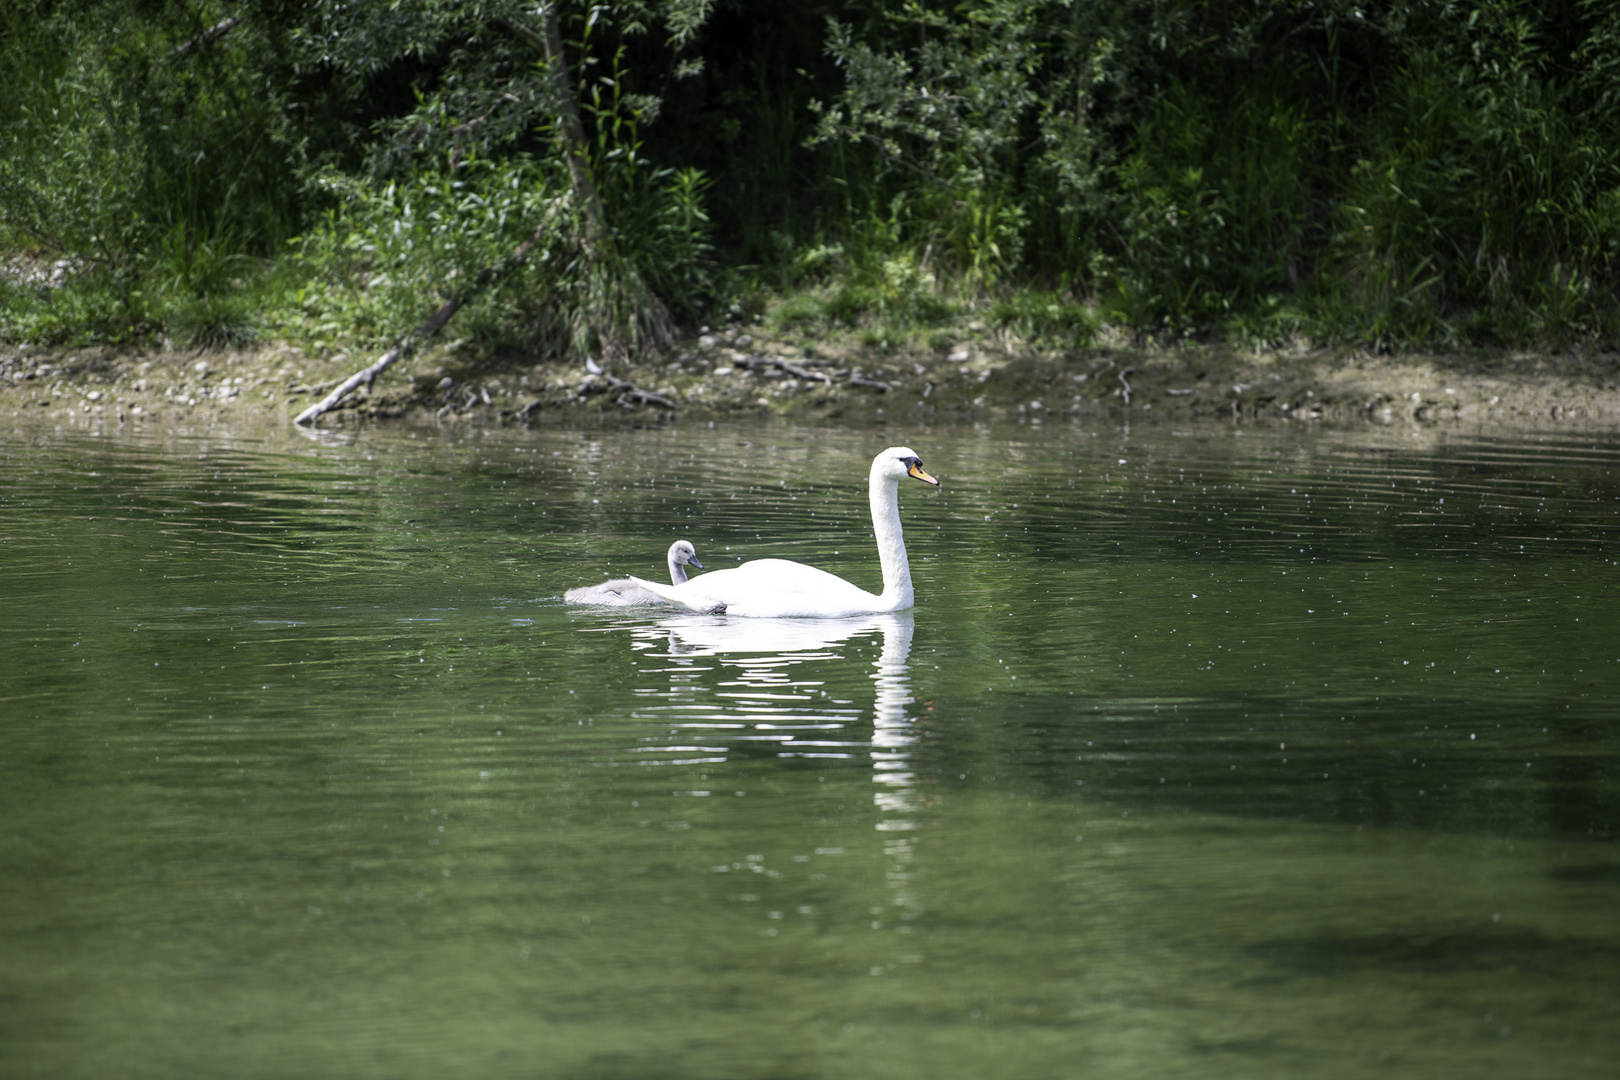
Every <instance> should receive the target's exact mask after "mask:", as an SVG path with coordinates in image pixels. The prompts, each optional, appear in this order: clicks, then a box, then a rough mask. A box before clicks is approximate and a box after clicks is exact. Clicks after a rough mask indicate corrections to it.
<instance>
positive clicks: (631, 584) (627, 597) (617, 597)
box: [563, 540, 703, 607]
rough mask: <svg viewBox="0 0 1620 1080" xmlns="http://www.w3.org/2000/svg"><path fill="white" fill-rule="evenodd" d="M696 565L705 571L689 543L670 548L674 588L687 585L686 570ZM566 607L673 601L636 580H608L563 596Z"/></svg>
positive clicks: (694, 549) (670, 578)
mask: <svg viewBox="0 0 1620 1080" xmlns="http://www.w3.org/2000/svg"><path fill="white" fill-rule="evenodd" d="M688 566H695V567H697V568H698V569H699V570H701V569H703V564H702V563H700V562H698V557H697V549H696V548H694V547H693V546H692V545H691V544H690V543H689V542H687V541H685V540H677V541H675V542H674V543H673V544H671V545H669V580H670V583H671V584H673V585H683V584H685V583H686V568H687V567H688ZM563 602H564V603H565V604H597V605H600V606H602V607H638V606H641V605H643V604H668V603H669V601H668V600H666V599H664V598H663V597H662V596H659V595H658V594H656V593H653V592H650V591H649V590H647V589H646V588H644V587H643V586H642V585H640V584H638V582H637V579H635V578H618V579H616V580H614V581H604V582H602V584H600V585H588V586H585V587H583V588H579V589H569V590H568V591H567V592H565V593H563Z"/></svg>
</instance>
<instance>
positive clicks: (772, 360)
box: [731, 356, 832, 386]
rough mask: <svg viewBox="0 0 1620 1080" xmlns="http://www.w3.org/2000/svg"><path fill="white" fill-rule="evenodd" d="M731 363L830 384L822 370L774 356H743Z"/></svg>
mask: <svg viewBox="0 0 1620 1080" xmlns="http://www.w3.org/2000/svg"><path fill="white" fill-rule="evenodd" d="M731 363H732V365H733V366H734V367H740V368H747V369H748V370H750V371H757V370H759V369H760V368H775V369H776V370H778V371H782V372H786V373H787V374H789V375H792V376H795V377H796V378H800V379H810V380H813V381H815V382H824V383H826V384H828V385H829V386H830V385H832V378H831V377H830V376H828V375H827V374H825V373H824V372H820V371H809V370H807V369H805V368H802V367H800V366H799V365H798V364H795V363H792V362H791V361H788V360H780V359H778V358H776V357H774V356H743V357H738V358H737V359H736V360H733V361H732V362H731Z"/></svg>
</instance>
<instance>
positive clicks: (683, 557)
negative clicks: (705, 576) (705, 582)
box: [669, 540, 703, 570]
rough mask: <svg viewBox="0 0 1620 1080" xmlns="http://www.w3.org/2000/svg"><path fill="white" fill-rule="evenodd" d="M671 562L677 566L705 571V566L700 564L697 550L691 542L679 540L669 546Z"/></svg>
mask: <svg viewBox="0 0 1620 1080" xmlns="http://www.w3.org/2000/svg"><path fill="white" fill-rule="evenodd" d="M669 561H670V562H672V563H674V564H675V565H676V566H695V567H697V568H698V569H699V570H701V569H703V564H702V563H700V562H698V557H697V548H695V547H693V546H692V542H691V541H690V540H677V541H675V542H674V543H673V544H671V545H669Z"/></svg>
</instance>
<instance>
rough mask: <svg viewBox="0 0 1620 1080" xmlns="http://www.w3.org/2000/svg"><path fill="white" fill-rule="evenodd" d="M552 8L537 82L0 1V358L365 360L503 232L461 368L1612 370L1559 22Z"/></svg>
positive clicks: (457, 4) (491, 44) (365, 23)
mask: <svg viewBox="0 0 1620 1080" xmlns="http://www.w3.org/2000/svg"><path fill="white" fill-rule="evenodd" d="M553 10H554V12H555V15H556V22H555V26H556V27H557V28H559V29H560V38H561V43H562V44H563V46H564V55H565V57H566V63H565V64H562V65H561V67H564V68H566V69H567V70H566V72H565V73H564V74H565V76H566V78H565V81H564V82H563V83H560V84H559V83H558V82H557V81H556V79H555V78H554V77H553V76H555V75H556V74H557V71H556V70H554V69H551V68H548V67H547V64H546V61H545V49H544V48H543V40H542V39H543V36H544V29H545V27H544V12H545V8H544V7H543V6H537V5H535V4H532V3H531V4H523V3H519V2H517V0H424V2H420V3H413V4H396V3H392V2H390V0H353V2H344V3H338V2H334V0H246V2H242V3H228V2H219V0H194V2H192V3H188V4H181V5H170V4H154V3H149V2H146V0H54V2H53V0H23V2H20V3H17V4H13V5H10V6H9V7H8V8H7V11H6V13H5V14H3V15H0V34H3V37H0V76H3V77H4V79H5V81H6V85H7V90H8V92H7V93H6V94H5V95H4V96H3V97H0V250H4V252H5V253H6V256H7V258H8V269H7V271H6V273H5V276H4V279H3V281H0V333H4V334H5V335H7V336H10V337H14V338H15V337H33V338H50V339H73V338H85V337H102V338H113V339H118V338H130V337H141V336H147V335H155V334H161V333H169V334H173V335H176V336H179V337H182V338H186V339H189V340H190V341H192V342H195V343H198V344H207V343H210V342H215V343H217V342H224V341H239V340H243V339H246V338H250V337H252V336H254V335H255V334H262V333H267V332H268V333H276V334H282V335H289V336H294V337H299V338H302V339H308V340H313V341H316V342H326V341H331V342H336V341H338V340H345V341H377V340H385V339H390V338H393V337H396V336H397V335H398V334H400V333H401V332H403V331H404V330H405V329H407V328H408V327H409V326H410V325H411V324H412V323H413V321H414V320H416V319H419V318H420V317H421V316H422V315H423V314H425V312H426V311H427V310H429V309H430V308H431V306H432V305H433V304H434V303H436V302H437V301H438V300H439V299H441V298H443V297H446V296H449V295H451V294H452V293H454V290H455V288H456V282H457V281H466V280H469V279H470V277H471V275H472V274H473V273H475V272H476V270H477V268H478V267H480V266H485V265H489V264H491V263H493V262H496V261H498V260H499V259H501V258H502V257H503V256H504V255H505V254H506V253H507V252H509V251H511V250H512V249H513V248H514V247H515V246H516V245H517V244H518V243H519V242H521V240H522V239H523V238H524V237H526V236H528V235H529V234H530V233H531V232H532V231H533V230H534V229H535V228H536V227H537V226H539V225H542V224H543V225H545V230H544V242H543V244H542V246H541V250H540V251H539V252H538V253H537V254H536V255H535V256H534V257H533V258H531V259H530V260H529V261H528V262H527V263H526V264H525V265H524V266H523V267H522V268H521V269H520V270H518V271H517V272H515V273H514V274H511V275H509V276H508V277H506V278H505V279H503V280H502V281H501V282H500V283H499V284H498V286H497V287H496V289H495V290H494V291H492V292H491V293H489V294H488V295H486V296H484V297H482V298H481V299H480V301H479V302H478V303H477V304H476V305H475V306H474V307H473V308H472V309H471V310H470V312H469V315H468V316H464V317H463V318H464V321H465V322H466V324H467V325H464V326H462V327H461V328H460V332H462V333H464V334H465V333H473V334H475V335H477V336H479V337H481V338H484V339H486V340H489V341H493V342H499V341H508V342H523V343H526V344H528V345H531V346H536V347H540V348H554V349H573V350H580V351H584V350H590V349H594V348H608V349H610V351H611V349H612V348H613V347H614V346H615V345H617V346H618V347H622V348H628V349H631V350H634V349H637V348H640V347H642V346H644V345H646V344H656V343H657V342H658V341H660V340H662V335H663V334H664V333H665V332H666V331H665V329H664V328H665V327H666V326H667V323H668V316H671V315H672V316H673V317H674V318H675V319H676V320H681V321H687V322H698V321H702V320H705V319H710V318H718V317H724V316H725V315H727V314H733V315H734V314H738V313H742V312H749V311H754V310H758V309H759V308H760V307H761V306H762V305H763V304H764V303H765V302H766V301H767V300H768V299H769V298H770V297H772V296H773V295H776V296H785V297H786V299H785V300H784V301H783V302H781V303H780V304H778V305H776V307H775V309H774V310H775V311H776V312H777V315H778V317H780V318H782V319H785V320H789V321H797V322H800V323H804V324H808V325H811V326H814V325H819V324H828V323H840V324H847V325H852V326H857V327H863V328H865V329H867V331H868V332H869V333H871V334H872V335H874V340H886V339H890V338H893V337H896V336H899V335H903V334H905V333H908V332H912V331H914V330H916V329H917V328H919V327H927V326H929V325H933V324H936V323H939V322H940V321H942V320H948V319H949V318H951V317H952V316H953V315H956V314H958V313H965V312H967V311H969V310H972V311H975V312H978V313H979V317H984V316H985V315H988V316H989V317H990V318H991V319H994V320H998V321H1001V322H1005V323H1011V324H1014V325H1016V326H1018V327H1019V328H1020V329H1021V330H1023V331H1024V332H1028V333H1042V332H1047V333H1053V334H1063V335H1067V336H1070V337H1073V336H1076V335H1081V336H1083V335H1084V334H1085V333H1087V332H1089V331H1090V330H1091V329H1093V328H1095V327H1096V326H1097V325H1099V324H1100V323H1105V322H1106V323H1113V324H1116V325H1119V326H1122V327H1125V328H1128V329H1130V330H1132V331H1134V332H1138V333H1147V334H1154V335H1161V336H1171V337H1179V336H1185V335H1190V334H1200V335H1203V334H1224V335H1226V336H1228V337H1231V338H1234V339H1237V340H1240V341H1243V342H1249V343H1266V342H1274V341H1278V340H1281V339H1283V338H1287V337H1291V336H1305V337H1308V338H1314V339H1317V340H1324V341H1338V342H1354V343H1365V344H1368V345H1372V346H1375V347H1389V346H1393V345H1398V344H1403V343H1421V344H1429V345H1435V344H1439V345H1444V344H1450V343H1504V344H1518V343H1528V344H1539V345H1543V346H1554V347H1558V346H1563V345H1567V344H1573V343H1579V342H1593V341H1595V342H1599V343H1612V341H1613V339H1614V337H1615V335H1616V334H1617V333H1620V305H1617V304H1616V300H1615V295H1616V286H1617V284H1620V280H1617V269H1620V266H1617V261H1616V260H1617V258H1620V90H1617V89H1616V87H1620V81H1617V75H1620V9H1616V8H1615V7H1614V6H1613V5H1611V4H1608V3H1602V2H1599V0H1562V2H1557V3H1535V4H1532V3H1529V2H1527V0H1480V2H1475V3H1456V2H1444V0H1416V2H1413V3H1406V4H1399V5H1383V4H1376V3H1374V4H1367V3H1355V2H1352V0H1234V2H1231V3H1225V4H1219V5H1216V4H1209V3H1206V2H1202V0H970V2H966V3H949V4H947V3H928V2H923V0H879V2H876V3H871V4H862V5H833V4H804V5H761V4H749V3H745V2H743V0H719V2H711V0H662V2H654V0H614V2H611V3H601V4H596V5H588V4H579V3H558V4H557V5H556V7H555V8H554V9H553ZM228 19H234V20H235V21H234V22H229V23H228V24H227V23H226V22H225V21H224V20H228ZM221 27H223V29H221ZM210 28H212V30H213V31H215V32H210ZM559 87H563V88H565V89H559ZM565 97H566V100H565ZM569 104H571V105H572V111H573V112H575V113H577V115H578V118H579V122H580V125H581V128H580V131H579V136H578V137H577V139H576V138H570V136H569V135H568V134H567V133H568V131H569V130H570V129H569V126H568V114H569V111H570V110H569V109H568V108H567V107H566V106H567V105H569ZM572 166H583V173H582V172H581V171H580V169H578V168H573V167H572ZM582 175H583V176H585V177H587V178H588V179H586V180H583V181H582V179H581V176H582ZM582 185H583V186H582ZM53 278H54V280H53ZM665 313H668V314H667V315H666V314H665Z"/></svg>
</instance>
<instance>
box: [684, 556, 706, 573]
mask: <svg viewBox="0 0 1620 1080" xmlns="http://www.w3.org/2000/svg"><path fill="white" fill-rule="evenodd" d="M686 565H687V566H695V567H697V568H698V569H699V570H701V569H703V564H702V563H700V562H698V560H697V556H696V555H693V556H692V557H691V558H690V559H687V560H686Z"/></svg>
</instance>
